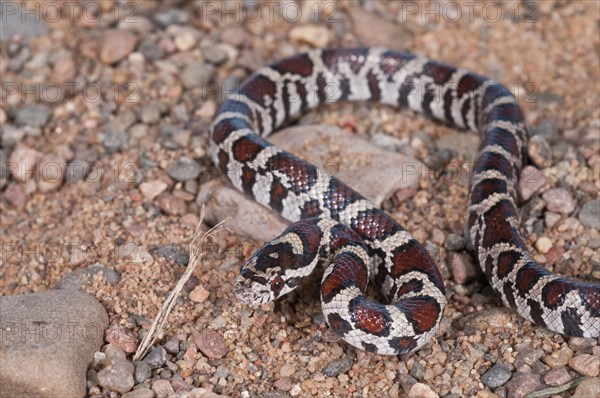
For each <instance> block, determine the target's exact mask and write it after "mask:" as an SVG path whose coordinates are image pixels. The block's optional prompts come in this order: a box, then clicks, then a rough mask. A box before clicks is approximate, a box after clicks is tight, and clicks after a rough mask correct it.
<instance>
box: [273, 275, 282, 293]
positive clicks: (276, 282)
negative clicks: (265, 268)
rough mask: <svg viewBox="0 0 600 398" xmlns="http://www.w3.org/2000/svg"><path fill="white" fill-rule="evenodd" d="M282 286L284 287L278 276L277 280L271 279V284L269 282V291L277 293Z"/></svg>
mask: <svg viewBox="0 0 600 398" xmlns="http://www.w3.org/2000/svg"><path fill="white" fill-rule="evenodd" d="M283 285H285V282H284V281H283V279H282V278H281V277H280V276H278V277H277V278H275V279H273V282H271V289H272V290H273V291H274V292H275V293H279V292H280V291H281V289H283Z"/></svg>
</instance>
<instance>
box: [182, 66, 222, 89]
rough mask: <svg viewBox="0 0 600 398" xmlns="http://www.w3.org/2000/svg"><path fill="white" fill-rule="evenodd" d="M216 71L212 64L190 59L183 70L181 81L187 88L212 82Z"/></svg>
mask: <svg viewBox="0 0 600 398" xmlns="http://www.w3.org/2000/svg"><path fill="white" fill-rule="evenodd" d="M214 73H215V71H214V69H213V68H212V66H210V65H208V64H205V63H202V62H198V61H190V62H189V63H188V64H187V65H186V66H185V67H184V68H183V71H182V72H181V83H182V84H183V86H184V87H185V88H194V87H199V86H202V85H205V84H207V83H210V81H211V80H212V78H213V75H214Z"/></svg>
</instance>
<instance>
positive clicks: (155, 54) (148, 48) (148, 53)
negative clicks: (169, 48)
mask: <svg viewBox="0 0 600 398" xmlns="http://www.w3.org/2000/svg"><path fill="white" fill-rule="evenodd" d="M138 51H139V52H141V53H142V54H144V57H145V58H146V60H148V62H152V61H156V60H159V59H161V58H162V57H163V56H164V55H165V54H164V51H163V50H162V48H160V46H159V45H158V44H157V43H156V42H154V41H153V40H150V39H144V40H142V41H141V42H140V44H138Z"/></svg>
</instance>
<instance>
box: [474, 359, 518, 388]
mask: <svg viewBox="0 0 600 398" xmlns="http://www.w3.org/2000/svg"><path fill="white" fill-rule="evenodd" d="M511 376H512V373H511V372H510V369H508V368H507V367H506V366H504V365H503V364H501V363H499V362H498V363H496V364H495V365H494V366H492V368H491V369H490V370H488V371H487V372H485V373H484V374H483V375H482V376H481V382H482V383H483V384H484V385H485V386H486V387H488V388H491V389H494V388H498V387H500V386H502V385H504V384H505V383H506V382H507V381H509V380H510V377H511Z"/></svg>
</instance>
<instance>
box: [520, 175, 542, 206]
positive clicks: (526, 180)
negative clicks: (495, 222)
mask: <svg viewBox="0 0 600 398" xmlns="http://www.w3.org/2000/svg"><path fill="white" fill-rule="evenodd" d="M545 183H546V177H545V176H544V174H543V173H542V172H541V171H539V170H538V169H537V168H535V167H533V166H526V167H525V168H523V170H521V176H520V177H519V183H518V186H517V193H518V194H519V198H520V199H521V200H522V201H524V202H526V201H528V200H529V199H531V197H532V196H533V195H534V194H535V193H536V192H537V191H539V189H540V188H541V187H542V186H544V184H545Z"/></svg>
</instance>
